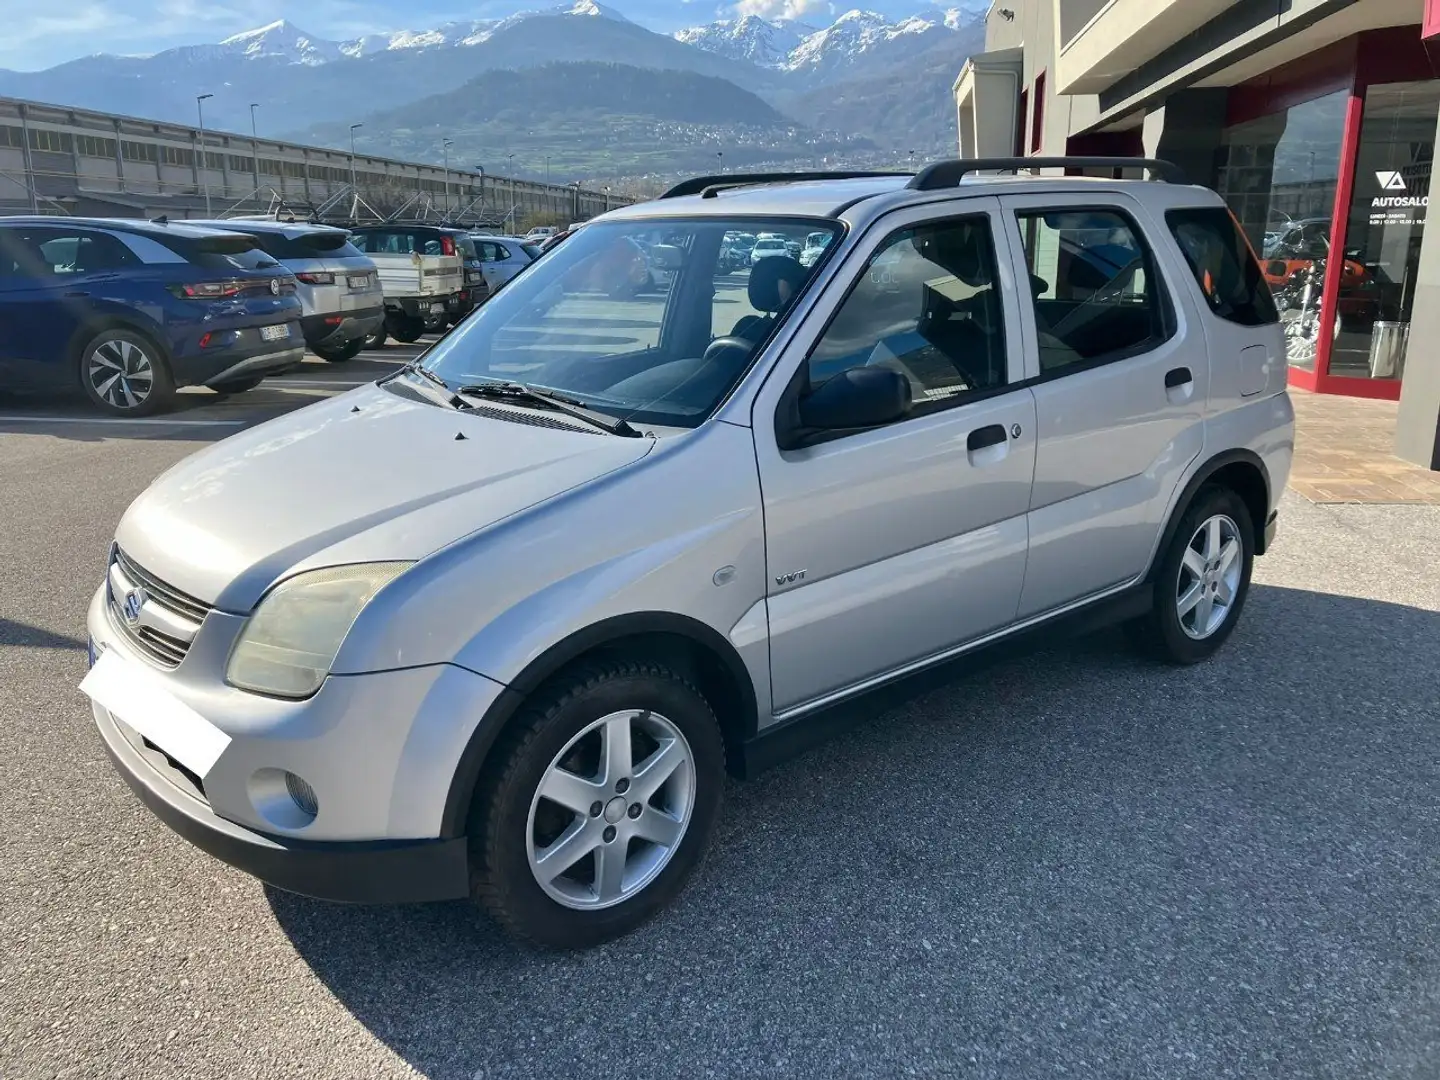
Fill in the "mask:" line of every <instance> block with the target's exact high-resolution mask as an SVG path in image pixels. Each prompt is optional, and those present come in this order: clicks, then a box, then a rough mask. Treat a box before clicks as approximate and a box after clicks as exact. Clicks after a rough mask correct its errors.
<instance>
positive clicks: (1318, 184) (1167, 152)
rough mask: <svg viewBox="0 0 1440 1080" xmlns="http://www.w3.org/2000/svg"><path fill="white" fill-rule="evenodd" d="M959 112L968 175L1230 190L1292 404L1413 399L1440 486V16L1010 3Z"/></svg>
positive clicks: (1421, 4) (1360, 1)
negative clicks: (1273, 302) (1032, 166)
mask: <svg viewBox="0 0 1440 1080" xmlns="http://www.w3.org/2000/svg"><path fill="white" fill-rule="evenodd" d="M955 105H956V109H957V116H958V122H959V135H960V152H961V155H962V156H964V157H1002V156H1015V155H1044V156H1058V155H1106V156H1111V155H1114V156H1124V157H1142V156H1143V157H1152V158H1163V159H1166V160H1169V161H1173V162H1175V163H1176V164H1178V165H1180V166H1182V167H1183V168H1184V170H1185V171H1186V173H1187V174H1188V175H1189V176H1190V177H1191V178H1192V179H1193V180H1195V181H1197V182H1199V183H1203V184H1206V185H1208V186H1211V187H1213V188H1215V189H1216V190H1217V191H1218V192H1219V193H1220V194H1221V195H1222V196H1223V197H1224V199H1225V200H1226V202H1227V203H1228V204H1229V205H1230V208H1231V209H1232V210H1233V211H1234V213H1235V216H1236V218H1237V219H1238V220H1239V222H1240V223H1241V225H1242V226H1243V228H1244V229H1245V231H1246V232H1247V234H1248V235H1249V237H1250V240H1251V243H1252V245H1253V246H1254V248H1255V251H1256V252H1257V254H1259V255H1260V256H1261V263H1262V266H1263V268H1264V270H1265V275H1266V278H1267V279H1268V280H1269V281H1270V284H1271V287H1272V289H1273V291H1274V292H1275V294H1276V298H1277V302H1278V305H1279V306H1280V308H1281V309H1282V319H1283V320H1284V323H1285V331H1286V334H1285V340H1286V352H1287V359H1288V361H1289V365H1290V383H1291V386H1292V387H1295V388H1298V389H1300V390H1304V391H1310V392H1314V393H1321V394H1347V395H1353V396H1360V397H1372V398H1388V399H1392V400H1393V399H1398V400H1399V402H1400V407H1399V423H1398V430H1397V436H1396V451H1397V453H1398V454H1399V455H1400V456H1401V457H1404V458H1407V459H1409V460H1411V461H1414V462H1417V463H1419V464H1421V465H1424V466H1426V467H1428V468H1431V469H1440V228H1437V229H1435V230H1430V231H1429V232H1428V239H1427V230H1426V223H1427V220H1428V216H1429V206H1428V203H1429V189H1430V168H1431V161H1432V159H1433V157H1434V152H1435V141H1436V129H1437V123H1440V0H995V2H994V3H993V4H992V5H991V7H990V10H989V12H988V14H987V16H986V50H985V52H984V53H981V54H979V55H976V56H974V57H972V58H971V59H970V61H969V62H967V63H966V65H965V67H964V69H963V70H962V71H961V73H960V77H959V79H958V80H957V81H956V83H955ZM1332 250H1334V251H1335V252H1337V254H1338V253H1343V257H1337V258H1335V259H1331V258H1330V257H1329V254H1330V252H1331V251H1332Z"/></svg>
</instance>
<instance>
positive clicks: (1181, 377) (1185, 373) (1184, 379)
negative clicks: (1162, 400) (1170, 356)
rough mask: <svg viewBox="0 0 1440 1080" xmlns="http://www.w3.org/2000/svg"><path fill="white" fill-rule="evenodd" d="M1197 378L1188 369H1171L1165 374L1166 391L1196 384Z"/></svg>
mask: <svg viewBox="0 0 1440 1080" xmlns="http://www.w3.org/2000/svg"><path fill="white" fill-rule="evenodd" d="M1194 381H1195V376H1193V375H1191V374H1190V369H1189V368H1188V367H1177V368H1171V369H1170V370H1169V371H1167V372H1166V373H1165V389H1166V390H1174V389H1175V388H1176V387H1177V386H1184V385H1185V384H1186V383H1188V382H1194Z"/></svg>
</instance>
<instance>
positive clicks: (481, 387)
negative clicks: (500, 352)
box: [455, 380, 642, 439]
mask: <svg viewBox="0 0 1440 1080" xmlns="http://www.w3.org/2000/svg"><path fill="white" fill-rule="evenodd" d="M455 393H457V394H464V395H468V396H470V397H480V398H497V399H501V400H504V399H507V398H508V399H510V400H520V401H525V402H529V403H531V404H534V405H539V406H540V407H541V408H546V409H552V410H554V411H555V412H558V413H563V414H564V415H566V416H569V417H573V418H574V419H576V420H583V421H585V423H587V424H590V425H592V426H594V427H598V428H600V429H601V430H602V431H608V432H609V433H610V434H611V435H621V436H624V437H625V438H627V439H638V438H641V437H642V436H641V434H640V432H638V431H636V430H635V429H634V428H633V427H631V426H630V425H629V424H627V423H626V422H625V421H624V420H620V419H617V418H616V417H613V416H609V415H607V414H606V413H602V412H596V411H595V410H594V409H587V408H586V407H585V406H584V405H582V404H581V403H580V402H578V401H576V400H575V399H574V398H568V397H565V396H564V395H563V394H557V393H555V392H554V391H553V390H542V389H539V388H537V387H533V386H526V385H525V384H524V383H517V382H503V381H499V380H497V381H495V382H487V383H476V384H474V385H471V386H462V387H459V388H458V389H456V391H455Z"/></svg>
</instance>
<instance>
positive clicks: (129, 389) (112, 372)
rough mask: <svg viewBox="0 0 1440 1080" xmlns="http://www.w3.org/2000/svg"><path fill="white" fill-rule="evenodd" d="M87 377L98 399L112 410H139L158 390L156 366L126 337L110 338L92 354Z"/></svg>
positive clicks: (88, 363)
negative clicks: (152, 393) (154, 391)
mask: <svg viewBox="0 0 1440 1080" xmlns="http://www.w3.org/2000/svg"><path fill="white" fill-rule="evenodd" d="M85 377H86V378H87V379H88V380H89V381H90V387H91V389H92V390H93V391H94V393H95V396H96V398H98V399H99V400H100V401H102V402H104V403H105V404H106V405H109V406H110V407H111V408H113V409H118V410H122V411H128V410H131V409H138V408H140V407H141V406H142V405H144V404H145V402H146V401H147V400H148V399H149V397H150V393H151V391H152V390H153V389H154V388H155V364H154V362H153V361H152V360H151V358H150V356H149V355H148V354H147V353H146V351H145V350H144V349H143V348H141V347H140V346H139V345H137V344H136V343H135V342H133V341H130V340H128V339H126V338H109V339H107V340H105V341H102V342H101V343H100V344H99V345H97V346H95V348H94V349H92V350H91V351H90V356H89V357H88V358H87V360H86V363H85Z"/></svg>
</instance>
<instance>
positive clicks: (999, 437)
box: [965, 424, 1010, 451]
mask: <svg viewBox="0 0 1440 1080" xmlns="http://www.w3.org/2000/svg"><path fill="white" fill-rule="evenodd" d="M1009 438H1010V436H1009V434H1008V433H1007V432H1006V430H1005V428H1004V427H1002V426H1001V425H1000V424H988V425H986V426H985V427H982V428H976V429H975V430H974V431H972V432H970V437H969V438H968V439H966V440H965V445H966V446H967V447H968V448H969V449H970V450H972V451H973V450H984V449H985V448H986V447H987V446H999V445H1000V444H1001V443H1003V442H1005V441H1006V440H1007V439H1009Z"/></svg>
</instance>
